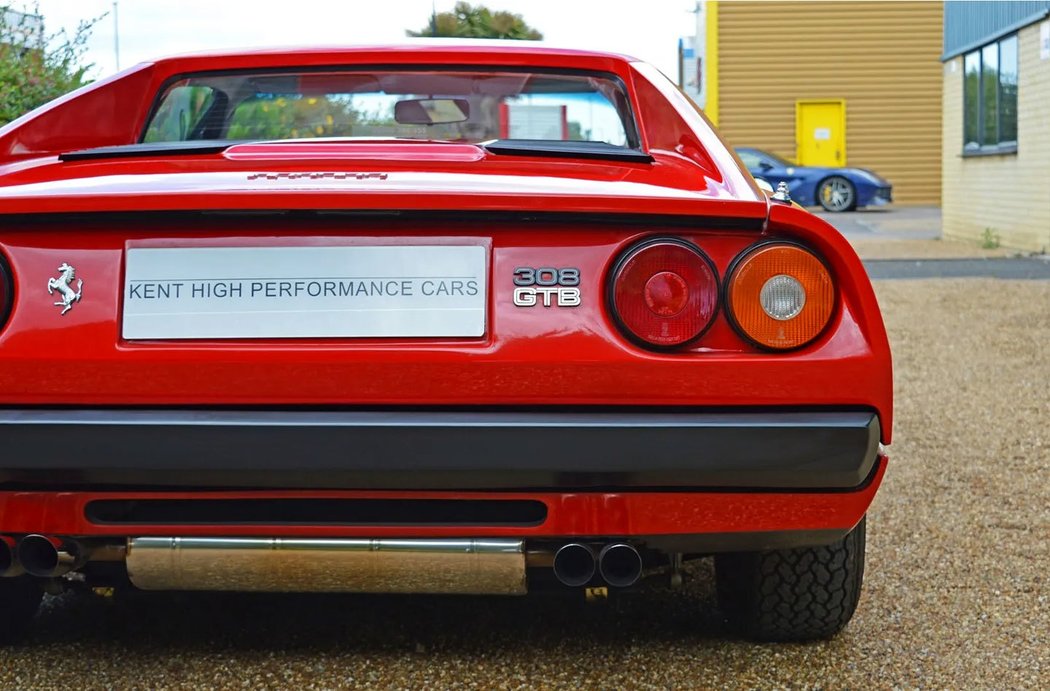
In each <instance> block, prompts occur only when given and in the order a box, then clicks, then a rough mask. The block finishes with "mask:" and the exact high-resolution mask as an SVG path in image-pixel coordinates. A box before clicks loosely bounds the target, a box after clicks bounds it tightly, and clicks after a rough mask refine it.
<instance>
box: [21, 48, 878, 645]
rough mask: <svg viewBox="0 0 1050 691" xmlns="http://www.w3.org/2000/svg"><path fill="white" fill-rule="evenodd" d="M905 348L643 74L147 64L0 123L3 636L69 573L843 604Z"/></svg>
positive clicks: (857, 288) (260, 55)
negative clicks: (698, 589) (676, 588)
mask: <svg viewBox="0 0 1050 691" xmlns="http://www.w3.org/2000/svg"><path fill="white" fill-rule="evenodd" d="M891 417H892V388H891V375H890V353H889V347H888V344H887V340H886V335H885V332H884V329H883V324H882V320H881V317H880V314H879V309H878V305H877V304H876V301H875V297H874V295H873V293H872V290H871V286H870V284H869V282H868V279H867V277H866V275H865V272H864V269H863V268H862V266H861V264H860V262H859V260H858V259H857V257H856V255H855V254H854V252H853V250H852V249H851V248H850V246H849V245H848V244H847V243H846V242H845V241H844V240H843V238H842V237H841V236H840V235H839V234H838V233H837V232H835V230H834V229H832V228H831V227H830V226H828V225H827V224H825V223H824V222H822V221H820V220H819V219H817V218H815V217H814V216H812V215H810V214H808V213H806V212H805V211H803V210H802V209H801V208H799V207H797V206H795V205H793V204H792V203H791V201H790V200H789V199H788V198H787V196H786V195H785V193H784V190H780V191H779V192H778V193H777V194H776V195H767V194H766V193H764V192H762V191H761V190H760V189H759V187H758V186H757V185H756V183H755V182H754V180H753V179H752V178H751V176H750V175H749V174H748V173H747V172H746V170H744V169H743V168H742V166H741V164H740V162H739V160H738V159H737V158H736V157H735V155H734V154H733V153H732V152H731V151H730V150H729V149H727V147H726V146H725V144H723V142H722V141H721V140H720V139H719V138H718V136H717V134H716V133H715V132H714V131H713V130H712V129H711V126H710V125H709V124H708V123H707V121H706V120H705V119H704V118H703V116H702V115H701V114H700V113H699V112H698V111H697V110H696V109H695V108H694V107H693V106H692V104H691V102H690V101H689V100H688V99H687V98H686V97H684V96H683V95H682V94H681V93H680V92H679V91H678V90H677V89H676V88H675V87H674V86H673V84H672V83H671V82H669V81H668V80H667V79H666V78H664V77H663V76H662V75H660V74H659V73H658V72H657V71H656V70H655V69H653V68H652V67H650V66H648V65H646V64H643V63H640V62H637V61H635V60H633V59H631V58H627V57H623V56H618V55H605V54H594V53H584V52H578V51H570V50H556V49H552V48H545V47H537V46H529V45H518V44H514V45H510V46H508V45H505V44H499V45H498V46H488V45H486V46H483V47H479V46H454V45H445V46H441V47H434V46H432V45H429V46H407V47H406V46H402V47H387V48H347V49H323V50H322V49H311V50H300V51H260V52H251V53H237V54H210V55H194V56H190V57H179V58H172V59H166V60H159V61H157V62H154V63H149V64H143V65H140V66H138V67H135V68H133V69H130V70H127V71H125V72H123V73H121V74H119V75H117V76H115V77H112V78H110V79H107V80H103V81H101V82H98V83H96V84H92V85H90V86H88V87H86V88H84V89H81V90H80V91H77V92H75V93H73V94H70V95H69V96H67V97H64V98H62V99H59V100H57V101H55V102H52V103H51V104H48V105H47V106H44V107H43V108H40V109H39V110H37V111H35V112H33V113H30V114H29V115H26V116H25V117H23V118H21V119H20V120H18V121H15V122H13V123H11V124H10V125H8V126H7V127H5V128H3V129H2V130H0V450H2V453H0V575H2V576H3V578H0V637H3V638H4V639H5V640H13V639H15V638H17V636H18V635H19V634H20V633H21V632H22V631H24V630H25V628H26V626H27V624H28V623H29V621H30V619H31V618H32V616H33V613H34V611H35V610H36V608H37V605H38V603H39V601H40V598H41V592H42V591H43V589H44V588H45V587H46V588H48V589H49V590H51V591H54V590H56V589H61V588H63V587H70V588H73V587H85V586H87V587H91V586H102V587H105V586H121V585H124V584H127V583H130V584H131V585H133V586H134V587H137V588H141V589H146V590H165V589H177V590H247V591H251V590H257V591H258V590H262V591H290V590H304V591H343V592H345V591H352V592H408V593H478V594H491V593H501V594H507V595H522V594H525V593H526V592H528V591H539V590H543V589H563V590H564V589H575V590H577V591H580V592H581V593H582V592H583V590H584V589H585V588H613V589H623V588H630V587H631V586H633V585H634V584H636V583H637V582H639V580H641V579H644V578H650V577H652V578H656V577H662V578H669V580H670V581H671V582H674V581H677V580H678V579H680V576H681V572H680V569H681V567H682V563H683V561H684V560H687V559H691V558H695V557H706V556H712V555H713V556H714V559H715V563H716V569H717V576H718V586H719V601H720V604H721V606H722V608H723V609H724V611H725V613H726V614H727V616H729V617H730V618H731V620H732V621H733V622H735V623H736V624H737V625H738V626H739V628H740V629H741V630H742V631H743V632H744V633H745V634H746V635H749V636H752V637H755V638H759V639H782V640H783V639H788V640H794V639H807V638H814V637H826V636H830V635H832V634H834V633H836V632H837V631H839V630H840V629H841V628H842V627H843V626H844V625H845V624H846V623H847V621H848V620H849V619H850V617H851V615H852V614H853V611H854V609H855V607H856V605H857V600H858V597H859V595H860V587H861V575H862V572H863V564H864V516H865V513H866V511H867V509H868V506H869V505H870V503H871V501H872V498H873V497H874V495H875V492H876V490H877V489H878V487H879V483H880V482H881V480H882V477H883V473H884V472H885V468H886V457H885V455H884V452H883V450H882V449H883V446H882V445H883V444H887V443H889V441H890V426H891Z"/></svg>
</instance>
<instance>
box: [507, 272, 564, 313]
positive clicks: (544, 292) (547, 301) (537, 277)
mask: <svg viewBox="0 0 1050 691" xmlns="http://www.w3.org/2000/svg"><path fill="white" fill-rule="evenodd" d="M514 285H515V286H517V287H516V288H515V289H514V304H515V305H517V306H518V307H535V306H536V305H537V304H542V305H543V306H544V307H551V306H557V307H578V306H579V304H580V288H579V285H580V270H579V269H576V268H571V267H567V268H564V269H555V268H551V267H541V268H538V269H536V268H532V267H530V266H519V267H518V268H516V269H514Z"/></svg>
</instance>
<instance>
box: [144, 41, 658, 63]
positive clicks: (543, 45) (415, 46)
mask: <svg viewBox="0 0 1050 691" xmlns="http://www.w3.org/2000/svg"><path fill="white" fill-rule="evenodd" d="M377 51H390V52H397V53H406V52H408V53H412V52H419V53H428V54H447V55H462V54H471V55H476V56H480V55H492V56H493V62H499V61H500V59H499V56H515V57H527V56H529V55H536V56H545V57H554V56H560V57H565V58H605V59H612V60H621V61H624V62H639V60H638V59H637V58H635V57H632V56H630V55H626V54H624V53H616V52H606V51H598V50H582V49H579V48H568V47H563V46H558V45H555V44H551V43H547V42H546V41H518V40H505V39H459V38H457V39H447V38H419V39H409V40H406V41H402V42H398V43H356V44H353V45H333V46H316V45H312V46H295V45H292V46H269V47H252V48H236V49H223V50H209V51H194V52H188V53H178V54H173V55H167V56H164V57H160V58H157V59H155V60H151V61H149V62H152V63H161V62H167V61H179V60H184V59H186V58H194V59H200V58H214V59H216V60H220V61H221V60H222V59H226V58H237V57H247V56H257V57H277V56H281V57H287V58H288V59H289V61H291V62H293V63H294V62H295V58H296V57H301V58H305V57H311V56H317V55H331V56H332V57H337V56H352V55H355V54H358V53H376V52H377ZM567 67H569V66H568V65H567Z"/></svg>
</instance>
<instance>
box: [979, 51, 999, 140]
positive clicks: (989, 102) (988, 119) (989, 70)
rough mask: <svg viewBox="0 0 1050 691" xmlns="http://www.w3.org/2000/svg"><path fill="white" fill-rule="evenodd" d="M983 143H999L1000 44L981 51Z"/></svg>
mask: <svg viewBox="0 0 1050 691" xmlns="http://www.w3.org/2000/svg"><path fill="white" fill-rule="evenodd" d="M981 115H982V118H981V119H982V122H981V141H982V143H984V144H995V143H996V142H998V141H999V44H998V43H993V44H991V45H990V46H985V47H984V48H983V49H981Z"/></svg>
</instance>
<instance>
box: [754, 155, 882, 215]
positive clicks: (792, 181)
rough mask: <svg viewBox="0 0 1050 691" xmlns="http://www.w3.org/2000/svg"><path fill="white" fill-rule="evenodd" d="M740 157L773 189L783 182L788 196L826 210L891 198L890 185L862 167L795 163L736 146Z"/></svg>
mask: <svg viewBox="0 0 1050 691" xmlns="http://www.w3.org/2000/svg"><path fill="white" fill-rule="evenodd" d="M736 152H737V154H738V155H739V156H740V159H741V160H742V161H743V162H744V165H745V166H747V169H748V170H749V171H751V174H752V175H753V176H755V177H756V178H762V179H763V180H765V181H766V182H768V183H769V184H770V185H772V186H773V188H774V189H776V186H777V185H778V184H779V183H781V182H786V183H787V185H788V191H789V192H790V193H791V199H792V200H793V201H795V202H797V203H799V204H800V205H802V206H817V205H818V204H819V205H820V206H822V207H824V208H825V209H826V210H827V211H853V210H854V209H856V208H857V207H858V206H881V205H883V204H889V203H890V202H892V201H893V185H891V184H890V182H889V180H886V179H884V178H881V177H879V176H878V175H876V174H875V173H873V172H871V171H870V170H865V169H863V168H816V167H812V166H796V165H794V164H792V163H789V162H788V161H785V160H784V159H782V158H780V157H779V156H774V155H773V154H771V153H769V152H767V151H762V150H761V149H750V148H739V149H737V150H736Z"/></svg>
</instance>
